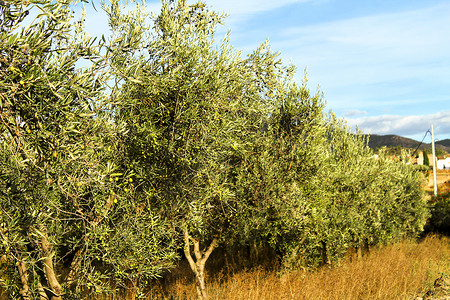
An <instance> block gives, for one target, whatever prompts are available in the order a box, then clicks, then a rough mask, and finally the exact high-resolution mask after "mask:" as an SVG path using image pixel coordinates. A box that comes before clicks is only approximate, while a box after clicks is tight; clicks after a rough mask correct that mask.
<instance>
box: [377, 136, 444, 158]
mask: <svg viewBox="0 0 450 300" xmlns="http://www.w3.org/2000/svg"><path fill="white" fill-rule="evenodd" d="M419 144H420V142H418V141H416V140H413V139H410V138H405V137H402V136H398V135H393V134H390V135H377V134H372V135H369V147H370V148H372V149H376V148H380V147H383V146H386V147H397V146H400V147H403V148H410V149H416V148H417V147H418V146H419ZM435 146H436V149H441V150H444V151H445V152H448V153H450V139H446V140H442V141H436V142H435ZM430 148H431V143H429V144H427V143H422V144H421V145H420V147H419V149H420V150H423V149H430Z"/></svg>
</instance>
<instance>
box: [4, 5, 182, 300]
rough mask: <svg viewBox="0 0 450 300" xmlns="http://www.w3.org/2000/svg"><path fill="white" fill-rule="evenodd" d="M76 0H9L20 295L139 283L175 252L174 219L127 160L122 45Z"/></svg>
mask: <svg viewBox="0 0 450 300" xmlns="http://www.w3.org/2000/svg"><path fill="white" fill-rule="evenodd" d="M72 5H76V3H75V2H73V3H72V2H70V1H56V2H55V1H30V2H28V3H26V2H23V1H8V2H3V1H2V2H1V8H0V9H1V16H0V17H1V19H0V28H1V31H0V73H1V76H0V117H1V119H0V193H1V194H0V204H1V205H0V237H1V242H2V244H1V248H0V251H1V255H2V281H1V282H0V284H1V285H2V287H4V288H6V289H7V290H8V292H9V295H10V296H11V297H16V296H18V295H20V296H21V297H22V298H23V299H31V298H38V297H39V298H40V299H61V298H62V295H64V294H65V295H67V296H68V295H69V294H73V295H74V296H75V295H82V294H84V295H87V294H88V293H90V292H101V291H103V290H105V289H107V288H108V284H109V283H110V282H111V281H114V282H116V283H118V284H121V283H123V285H126V286H129V285H130V284H131V285H133V286H134V287H135V288H136V285H138V284H139V282H138V280H137V278H141V279H143V280H144V279H145V278H147V277H154V276H157V275H158V274H159V273H160V272H161V270H163V269H165V268H166V267H167V266H169V265H170V262H171V261H172V259H173V258H174V257H175V252H174V251H173V250H171V249H172V248H171V247H172V246H171V245H172V242H171V235H170V231H169V230H167V228H166V226H165V225H164V220H160V219H159V218H157V216H154V215H152V214H151V213H150V212H149V211H148V210H143V209H142V208H141V207H140V206H139V205H137V204H136V203H135V202H134V197H133V195H134V186H133V182H132V180H133V174H132V173H130V172H127V171H126V170H125V171H123V170H122V169H123V168H121V166H120V165H119V164H118V163H117V161H119V158H118V157H120V154H121V153H122V151H120V149H121V147H122V146H121V144H120V143H119V142H120V141H121V140H123V136H124V135H125V134H126V133H127V131H126V130H127V129H126V128H125V126H124V124H123V123H122V122H120V120H117V119H116V118H115V117H114V115H113V114H111V106H110V104H111V101H113V99H114V97H112V96H111V95H110V93H111V90H106V89H105V86H106V85H107V84H108V83H110V82H111V78H112V77H111V76H113V75H114V72H112V71H111V68H110V66H109V65H108V64H109V61H110V59H109V57H108V55H109V53H108V52H107V51H105V50H102V49H104V48H105V47H107V46H108V45H109V47H107V48H108V49H110V48H112V46H111V45H116V44H115V43H114V41H111V42H110V43H109V44H107V43H106V42H100V43H95V41H94V39H92V38H91V37H89V36H88V35H86V34H85V33H84V31H83V20H79V21H78V20H74V19H73V16H72V10H71V8H72V7H73V6H72ZM30 10H32V11H33V12H36V11H37V12H38V16H37V17H36V18H35V19H34V20H32V21H28V20H26V22H25V21H24V20H25V18H26V16H27V15H28V13H29V11H30ZM103 40H104V39H103ZM80 61H83V64H85V65H87V66H86V67H81V68H80V67H77V66H78V65H77V64H79V63H80ZM124 249H126V251H125V250H124Z"/></svg>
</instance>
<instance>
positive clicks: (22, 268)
mask: <svg viewBox="0 0 450 300" xmlns="http://www.w3.org/2000/svg"><path fill="white" fill-rule="evenodd" d="M16 266H17V269H18V270H19V275H20V281H21V283H22V288H21V289H20V291H19V294H20V295H21V296H22V299H24V300H28V299H31V297H30V293H29V289H30V286H29V285H28V273H27V265H26V263H25V262H24V261H23V260H21V261H18V262H17V263H16Z"/></svg>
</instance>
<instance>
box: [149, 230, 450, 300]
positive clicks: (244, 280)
mask: <svg viewBox="0 0 450 300" xmlns="http://www.w3.org/2000/svg"><path fill="white" fill-rule="evenodd" d="M186 271H187V270H186ZM440 273H447V274H450V238H448V237H439V236H435V235H431V236H428V237H426V238H425V239H424V240H422V241H421V242H414V241H404V242H401V243H398V244H394V245H390V246H385V247H383V248H380V249H373V250H372V251H371V252H370V254H369V255H367V256H365V257H363V258H361V259H359V260H353V261H351V260H347V261H344V262H342V263H341V265H340V266H336V267H332V268H330V267H324V268H321V269H319V270H316V271H313V272H306V271H291V272H282V271H278V272H276V271H266V270H264V269H262V268H256V269H252V270H244V271H236V272H234V273H232V274H230V275H228V276H225V275H223V273H216V274H215V275H214V276H211V278H209V280H208V293H209V297H210V299H230V300H234V299H236V300H237V299H246V300H247V299H258V300H264V299H414V298H415V296H417V295H423V294H424V293H425V292H426V291H427V290H429V289H430V288H431V287H432V284H433V281H434V280H435V279H436V278H438V277H439V276H440ZM188 274H189V273H188ZM174 278H175V277H174ZM163 291H165V292H163ZM148 299H196V294H195V288H194V283H193V281H192V280H191V274H189V275H188V276H184V277H179V276H178V277H176V278H175V279H173V280H172V281H168V282H165V284H164V287H163V286H162V284H155V285H154V286H153V287H152V290H151V291H150V293H149V294H148Z"/></svg>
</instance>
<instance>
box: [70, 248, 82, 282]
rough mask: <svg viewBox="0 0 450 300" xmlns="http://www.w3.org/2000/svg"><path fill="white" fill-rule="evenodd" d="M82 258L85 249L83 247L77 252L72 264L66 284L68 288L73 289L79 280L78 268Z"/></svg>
mask: <svg viewBox="0 0 450 300" xmlns="http://www.w3.org/2000/svg"><path fill="white" fill-rule="evenodd" d="M82 259H83V251H82V249H79V250H78V251H77V252H75V255H74V257H73V259H72V262H71V264H70V271H69V274H68V275H67V279H66V284H67V288H69V289H71V288H72V287H73V286H74V285H75V283H76V282H77V277H78V269H79V268H80V263H81V260H82Z"/></svg>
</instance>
